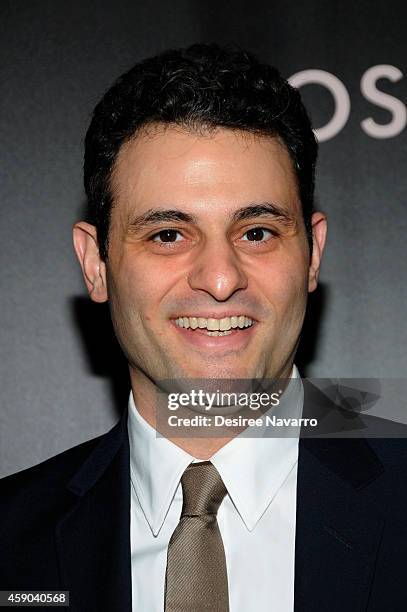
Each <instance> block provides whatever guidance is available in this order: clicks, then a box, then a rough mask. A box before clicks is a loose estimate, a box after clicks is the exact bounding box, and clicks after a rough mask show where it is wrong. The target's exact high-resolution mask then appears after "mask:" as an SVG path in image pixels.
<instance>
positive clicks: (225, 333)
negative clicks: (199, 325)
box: [207, 331, 232, 336]
mask: <svg viewBox="0 0 407 612" xmlns="http://www.w3.org/2000/svg"><path fill="white" fill-rule="evenodd" d="M231 333H232V332H231V331H208V334H207V335H208V336H229V335H230V334H231Z"/></svg>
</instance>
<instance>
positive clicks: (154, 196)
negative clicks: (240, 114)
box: [111, 125, 299, 214]
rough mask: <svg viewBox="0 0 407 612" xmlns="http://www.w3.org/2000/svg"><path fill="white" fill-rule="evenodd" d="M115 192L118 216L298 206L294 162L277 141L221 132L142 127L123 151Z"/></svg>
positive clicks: (294, 208)
mask: <svg viewBox="0 0 407 612" xmlns="http://www.w3.org/2000/svg"><path fill="white" fill-rule="evenodd" d="M111 188H112V193H113V196H114V202H115V207H114V208H115V209H116V212H115V214H118V213H119V214H126V213H127V214H131V213H133V212H135V211H137V212H143V211H145V210H147V209H149V208H151V207H152V206H154V207H159V206H160V205H162V206H165V207H168V205H172V206H177V207H183V208H185V209H187V210H188V209H189V210H190V209H191V207H193V208H194V211H195V212H196V211H197V210H199V209H201V210H202V211H203V212H204V211H206V212H208V211H211V212H213V211H223V212H224V211H225V210H224V209H225V207H226V208H228V209H233V208H239V207H240V206H242V205H245V204H248V203H251V202H262V201H272V202H275V203H278V204H279V205H280V206H283V207H284V208H286V209H287V210H288V211H290V212H294V211H297V209H298V207H299V203H298V188H297V180H296V176H295V172H294V169H293V164H292V161H291V158H290V155H289V153H288V151H287V149H286V147H285V146H284V145H283V144H282V143H281V142H280V141H279V140H278V138H275V137H267V136H259V135H255V134H252V133H249V132H246V131H240V130H228V129H221V128H220V129H216V130H213V131H211V132H208V133H199V134H197V133H195V132H191V131H187V130H185V129H182V128H180V127H178V126H162V125H156V126H151V127H149V128H148V129H144V130H143V131H142V132H140V133H139V134H138V135H137V136H135V137H134V138H133V139H131V140H130V141H128V142H127V143H125V144H124V145H123V146H122V147H121V149H120V151H119V154H118V156H117V159H116V163H115V166H114V170H113V173H112V179H111Z"/></svg>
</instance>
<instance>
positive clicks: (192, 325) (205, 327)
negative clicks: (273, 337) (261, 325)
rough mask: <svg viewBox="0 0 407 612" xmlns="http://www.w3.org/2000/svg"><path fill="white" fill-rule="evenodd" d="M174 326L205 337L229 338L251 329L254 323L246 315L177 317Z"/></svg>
mask: <svg viewBox="0 0 407 612" xmlns="http://www.w3.org/2000/svg"><path fill="white" fill-rule="evenodd" d="M174 322H175V325H177V326H178V327H182V328H184V329H190V330H192V331H197V332H200V333H204V334H205V335H206V336H229V335H231V334H233V333H236V332H238V331H241V330H245V329H247V328H250V327H253V325H254V324H255V321H254V320H253V319H251V318H250V317H246V315H233V316H231V317H223V318H222V319H215V318H205V317H178V318H177V319H174Z"/></svg>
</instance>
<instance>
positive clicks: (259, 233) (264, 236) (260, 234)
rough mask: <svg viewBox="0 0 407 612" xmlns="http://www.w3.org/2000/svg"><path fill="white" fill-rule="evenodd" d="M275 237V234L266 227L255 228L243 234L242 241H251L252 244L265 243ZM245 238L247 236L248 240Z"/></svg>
mask: <svg viewBox="0 0 407 612" xmlns="http://www.w3.org/2000/svg"><path fill="white" fill-rule="evenodd" d="M273 235H274V234H273V232H272V231H271V230H269V229H267V228H265V227H253V228H252V229H249V230H248V231H247V232H245V233H244V234H243V238H242V240H245V241H247V240H249V241H250V242H262V241H263V242H264V241H265V240H268V239H269V238H270V237H271V236H273ZM244 236H247V238H245V237H244Z"/></svg>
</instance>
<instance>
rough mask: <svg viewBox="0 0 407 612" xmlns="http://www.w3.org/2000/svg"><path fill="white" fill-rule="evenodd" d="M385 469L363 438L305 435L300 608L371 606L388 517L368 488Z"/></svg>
mask: <svg viewBox="0 0 407 612" xmlns="http://www.w3.org/2000/svg"><path fill="white" fill-rule="evenodd" d="M382 471H383V468H382V466H381V464H380V462H379V461H378V459H377V457H376V455H375V454H374V453H373V451H372V450H371V448H370V446H369V445H368V444H367V442H366V441H365V440H363V439H348V440H341V439H335V438H331V439H301V440H300V445H299V461H298V482H297V525H296V556H295V603H294V609H295V612H314V611H315V612H317V611H318V612H320V610H330V612H343V610H346V611H347V612H352V611H356V610H357V611H359V612H360V611H361V610H365V609H366V608H367V605H368V597H369V590H370V584H371V580H372V578H373V571H374V565H375V560H376V556H377V550H378V545H379V542H380V537H381V533H382V529H383V523H384V521H383V517H382V516H381V515H380V513H379V512H378V511H377V510H375V509H374V508H372V506H371V504H369V503H368V501H367V499H365V497H364V495H363V488H364V486H366V485H367V484H368V483H369V482H371V481H372V480H374V479H375V478H376V477H377V476H379V474H380V473H382Z"/></svg>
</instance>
